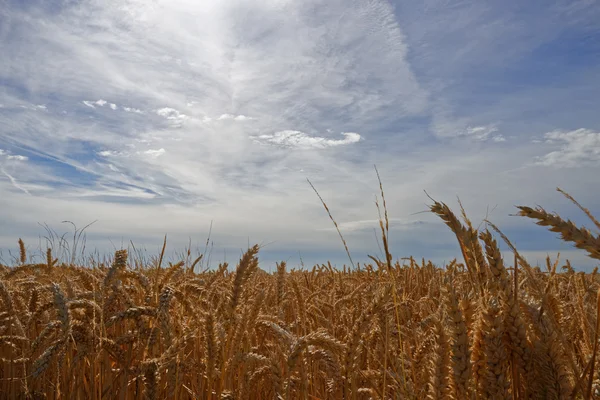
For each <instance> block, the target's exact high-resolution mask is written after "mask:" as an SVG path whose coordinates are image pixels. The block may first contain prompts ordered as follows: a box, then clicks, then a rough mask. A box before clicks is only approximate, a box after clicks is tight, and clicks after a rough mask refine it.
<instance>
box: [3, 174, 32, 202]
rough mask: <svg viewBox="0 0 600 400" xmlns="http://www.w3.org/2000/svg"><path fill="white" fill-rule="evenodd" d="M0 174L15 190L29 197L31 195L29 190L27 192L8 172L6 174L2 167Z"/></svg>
mask: <svg viewBox="0 0 600 400" xmlns="http://www.w3.org/2000/svg"><path fill="white" fill-rule="evenodd" d="M0 172H2V173H3V174H4V176H6V177H7V178H8V179H9V180H10V183H11V184H12V185H13V186H14V187H15V188H17V189H19V190H20V191H22V192H23V193H26V194H27V195H29V196H31V193H30V192H29V190H27V188H26V187H24V186H23V185H21V184H20V183H19V182H17V180H16V179H15V178H14V177H13V176H12V175H10V174H9V173H8V172H6V171H5V170H4V168H3V167H0Z"/></svg>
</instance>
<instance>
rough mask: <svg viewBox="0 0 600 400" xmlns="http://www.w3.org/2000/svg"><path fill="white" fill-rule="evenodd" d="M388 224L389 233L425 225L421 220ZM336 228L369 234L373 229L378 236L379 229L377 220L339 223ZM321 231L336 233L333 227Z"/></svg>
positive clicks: (393, 221)
mask: <svg viewBox="0 0 600 400" xmlns="http://www.w3.org/2000/svg"><path fill="white" fill-rule="evenodd" d="M388 222H389V228H390V230H391V231H397V230H407V229H411V228H414V227H416V226H418V225H423V224H425V222H424V221H421V220H406V219H400V218H388ZM384 224H385V221H384ZM338 227H339V228H340V230H341V231H342V233H349V232H361V231H368V232H369V233H371V232H373V229H375V231H376V232H377V233H378V234H379V233H380V229H381V228H380V226H379V220H377V219H368V220H358V221H347V222H339V223H338ZM323 230H325V231H336V229H335V227H329V228H324V229H323Z"/></svg>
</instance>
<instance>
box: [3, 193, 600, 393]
mask: <svg viewBox="0 0 600 400" xmlns="http://www.w3.org/2000/svg"><path fill="white" fill-rule="evenodd" d="M563 194H565V195H566V196H567V198H568V199H569V200H571V201H573V202H574V203H575V204H576V205H577V206H578V207H579V208H580V209H581V210H583V211H584V212H585V213H586V214H587V215H588V216H589V218H590V219H591V220H592V222H593V223H594V225H595V227H596V228H598V229H600V223H598V221H597V220H596V219H594V217H593V216H592V214H591V213H590V212H589V211H588V210H587V209H585V208H583V207H582V206H580V205H579V204H578V203H577V202H576V201H575V200H574V199H573V198H572V197H570V196H569V195H568V194H566V193H564V192H563ZM384 205H385V203H384ZM325 207H326V206H325ZM461 209H462V206H461ZM430 211H431V212H433V213H434V214H436V215H437V216H439V217H440V218H441V219H442V220H443V222H444V223H445V224H446V225H447V227H449V228H450V229H451V230H452V232H454V234H455V235H456V238H457V239H458V246H457V254H460V257H459V258H457V259H456V260H453V261H452V262H451V263H449V265H446V266H444V267H443V268H442V267H438V266H435V265H433V264H432V263H431V262H427V261H425V260H419V261H417V260H414V259H412V258H411V259H408V260H402V261H394V260H393V257H392V254H391V252H390V249H389V247H388V243H389V240H388V236H387V235H388V223H387V210H386V213H385V217H384V218H382V219H381V231H382V241H383V245H384V249H385V254H386V259H385V260H379V259H377V258H374V257H373V258H372V260H373V262H372V263H371V264H369V265H357V266H355V267H353V268H346V267H344V268H343V269H341V270H337V269H334V268H332V267H331V265H330V264H328V263H327V264H323V265H316V266H314V267H312V269H310V268H306V269H300V270H297V269H290V268H289V267H288V266H286V264H285V263H284V262H281V263H279V264H277V271H276V272H275V273H273V274H269V273H266V272H265V271H264V270H262V269H261V268H259V253H260V248H259V246H254V247H252V248H250V249H248V250H247V252H246V253H245V254H244V255H243V257H241V259H240V260H239V263H237V265H236V266H229V265H227V264H221V265H219V266H218V268H216V270H212V271H206V272H196V270H197V269H198V268H196V267H197V263H198V261H199V260H200V259H196V260H195V261H192V260H190V259H189V258H188V259H185V260H182V261H181V262H179V263H176V264H171V263H168V265H163V254H161V255H160V256H159V257H156V259H153V260H152V262H149V263H147V264H146V265H141V264H139V263H134V262H130V261H129V260H130V259H131V257H129V256H130V255H128V253H127V251H126V250H119V251H117V252H116V253H115V254H114V258H113V259H111V260H110V262H108V263H105V264H99V265H83V266H80V265H69V264H59V263H58V260H57V259H55V258H54V256H53V253H52V250H51V249H49V250H48V252H47V261H46V262H45V263H42V264H39V263H38V264H28V263H27V259H28V255H27V252H26V250H25V245H24V243H23V241H21V240H19V245H20V249H21V253H20V262H18V263H17V265H13V266H5V265H1V266H0V299H1V300H0V393H1V396H2V398H11V399H12V398H15V399H93V400H98V399H121V400H125V399H240V400H241V399H303V400H318V399H352V400H356V399H426V398H427V399H530V398H532V399H567V398H577V399H592V398H600V381H599V380H598V378H600V370H599V368H598V364H599V363H598V362H597V361H596V358H597V353H598V351H597V346H598V332H599V324H600V291H599V289H600V277H599V276H598V274H597V269H595V270H594V271H593V272H592V273H583V272H576V271H575V270H574V269H573V268H572V267H571V265H570V263H569V262H568V261H565V262H562V261H559V259H556V260H551V259H547V263H546V264H547V265H546V266H543V267H542V268H540V267H532V266H531V265H529V264H528V262H527V260H526V259H525V258H523V257H522V256H521V255H520V254H519V252H518V251H517V249H515V248H514V247H512V244H510V242H509V240H508V238H506V237H505V236H504V235H503V234H502V233H501V232H500V231H499V230H498V228H496V227H495V225H493V224H492V223H487V224H486V228H485V229H482V230H478V229H476V228H474V227H473V226H472V224H471V222H470V221H469V219H468V218H467V216H466V214H465V213H464V210H462V212H461V214H462V216H461V218H459V217H457V215H456V214H454V213H453V212H452V211H451V209H450V208H449V207H448V206H447V205H446V204H444V203H441V202H437V201H433V204H432V205H431V206H430ZM519 214H520V215H521V216H524V217H527V218H531V219H533V220H535V222H536V223H537V224H538V225H542V226H545V227H548V228H549V229H550V230H551V231H553V232H557V233H559V234H560V237H561V239H563V240H565V241H568V242H570V243H572V244H573V245H574V246H575V247H577V248H579V249H581V250H582V251H586V252H587V253H588V255H589V256H590V257H592V258H594V259H600V238H599V237H598V236H595V235H594V234H592V232H591V231H589V230H587V229H585V228H582V227H577V226H576V225H575V224H573V223H572V222H571V221H569V220H564V219H562V218H561V217H559V216H558V215H555V214H550V213H548V212H546V211H545V210H544V209H542V208H539V207H538V208H530V207H519ZM336 226H337V225H336ZM489 229H491V230H489ZM342 239H343V238H342ZM498 240H502V241H506V243H507V244H508V245H509V246H511V248H512V250H513V252H514V255H515V256H514V259H511V260H503V259H502V257H501V253H500V250H499V246H498ZM188 254H189V253H188ZM164 264H167V263H164Z"/></svg>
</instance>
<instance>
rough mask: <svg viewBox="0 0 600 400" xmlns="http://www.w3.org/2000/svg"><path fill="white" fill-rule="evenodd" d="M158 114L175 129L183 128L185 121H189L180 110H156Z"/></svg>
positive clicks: (165, 108)
mask: <svg viewBox="0 0 600 400" xmlns="http://www.w3.org/2000/svg"><path fill="white" fill-rule="evenodd" d="M156 114H157V115H159V116H161V117H163V118H165V119H167V120H168V121H170V122H171V124H172V125H173V126H175V127H181V126H182V124H183V121H185V120H187V119H189V117H188V116H187V115H185V114H182V113H180V112H179V111H178V110H176V109H174V108H170V107H164V108H160V109H158V110H156Z"/></svg>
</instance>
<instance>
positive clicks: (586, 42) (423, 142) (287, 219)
mask: <svg viewBox="0 0 600 400" xmlns="http://www.w3.org/2000/svg"><path fill="white" fill-rule="evenodd" d="M0 54H2V57H1V58H0V193H1V194H0V249H1V250H2V253H1V256H2V260H3V262H5V263H10V262H11V260H12V259H11V257H12V255H14V254H15V252H16V251H17V250H18V247H17V239H18V238H19V237H21V238H23V240H24V241H25V243H26V244H27V247H28V249H29V250H30V253H31V254H34V253H36V252H38V253H39V251H40V250H44V249H45V248H46V246H47V241H46V239H44V236H47V231H46V229H45V228H44V227H49V228H51V229H52V230H54V231H56V232H57V233H59V234H62V233H68V235H69V236H67V237H70V235H72V231H73V228H72V226H71V225H70V224H68V223H64V222H63V221H71V222H73V223H74V224H75V225H76V226H77V227H78V228H82V227H84V226H86V225H87V224H89V223H91V222H94V221H95V222H94V223H93V225H91V226H89V227H88V228H87V229H86V230H85V232H86V251H89V252H92V251H96V252H97V253H98V254H110V253H112V252H114V251H115V250H116V249H119V248H121V247H125V248H127V247H128V246H131V243H133V244H134V245H135V246H136V248H137V249H138V250H139V251H142V250H143V251H145V252H147V254H149V255H152V254H156V253H158V251H159V250H160V247H161V245H162V242H163V239H164V235H167V254H168V255H171V256H173V257H176V256H177V255H178V254H181V253H182V252H183V251H184V249H185V248H186V247H187V246H189V245H190V243H191V246H192V251H193V253H194V254H195V253H197V252H203V251H204V249H205V243H206V241H207V237H208V236H209V232H210V243H211V244H210V246H209V247H210V249H211V264H212V266H213V267H214V266H215V265H218V263H219V262H222V261H228V262H230V263H235V261H236V260H237V259H238V258H239V256H240V254H241V252H242V251H243V250H244V249H246V248H247V247H248V244H250V245H252V244H255V243H258V244H262V245H263V248H262V250H261V252H260V254H259V259H260V260H261V266H262V268H263V269H266V270H272V269H273V268H274V266H275V263H276V262H277V261H286V262H287V263H288V266H289V267H290V268H299V267H300V266H301V264H304V265H305V266H308V267H311V266H312V265H314V264H321V263H326V262H327V261H328V260H329V261H331V263H332V264H333V265H336V266H340V267H341V266H342V265H344V264H349V263H350V261H349V260H348V257H347V255H346V252H345V250H344V247H343V245H342V243H341V241H340V238H339V236H338V234H337V232H336V230H335V227H334V226H333V224H332V222H331V220H330V219H329V217H328V215H327V212H326V211H325V209H324V208H323V206H322V204H321V202H320V200H319V198H318V197H317V195H316V194H315V192H314V191H313V190H312V188H311V187H310V185H309V183H308V181H307V179H308V180H310V182H312V184H313V185H314V186H315V188H316V189H317V190H318V192H319V194H320V195H321V196H322V198H323V199H324V200H325V202H326V203H327V205H328V207H329V209H330V211H331V213H332V215H333V217H334V218H335V220H336V221H337V222H338V224H339V227H340V230H341V232H342V234H343V235H344V237H345V239H346V241H347V244H348V247H349V249H350V253H351V255H352V258H353V261H354V263H357V262H361V263H362V262H365V261H369V259H368V258H367V256H368V255H374V256H381V251H380V248H379V245H380V244H378V241H377V237H378V235H379V234H378V232H377V229H378V212H377V207H376V205H375V199H376V196H377V195H378V193H379V192H378V191H379V187H378V181H377V175H376V173H375V169H374V165H376V166H377V169H378V171H379V174H380V176H381V180H382V182H383V187H384V190H385V196H386V202H387V208H388V212H389V216H390V232H389V237H390V245H391V251H392V254H393V256H394V258H396V259H400V258H402V257H409V256H414V257H416V258H417V259H420V258H422V257H424V258H426V259H430V260H432V261H433V262H435V263H438V264H440V265H442V264H443V263H444V262H449V261H450V260H452V259H453V258H455V257H460V250H459V247H458V244H457V241H456V239H455V237H454V236H453V234H452V233H451V232H450V230H449V229H448V228H447V227H445V226H444V225H443V223H442V221H441V220H440V219H439V218H438V217H436V216H435V215H433V214H431V213H428V212H423V211H427V210H428V206H429V205H430V204H431V203H432V202H431V200H430V199H429V197H428V196H427V194H429V195H430V196H431V197H432V198H433V199H435V200H438V201H443V202H445V203H447V204H448V205H449V206H450V207H451V208H452V209H453V210H455V211H456V212H457V213H458V212H459V206H458V200H457V199H458V198H460V200H461V202H462V204H463V205H464V207H465V209H466V212H467V214H468V215H469V217H470V218H471V219H472V221H473V223H474V224H476V225H477V226H481V227H482V228H483V227H484V226H485V225H480V224H481V223H482V221H483V220H484V219H485V218H486V217H487V218H488V219H489V220H491V221H493V222H494V223H495V224H496V225H497V226H499V227H500V229H501V230H502V231H503V232H504V233H506V234H507V235H508V237H509V238H511V240H512V241H513V243H514V244H515V245H516V246H517V248H518V249H519V250H520V252H521V253H522V254H523V255H524V256H525V257H526V258H528V260H529V261H530V262H531V263H532V264H534V265H535V264H538V263H539V264H542V265H543V263H544V260H545V258H546V256H547V255H550V256H551V257H552V258H553V259H554V258H556V256H557V253H558V252H560V253H561V259H565V258H568V259H570V260H571V262H572V264H573V266H574V267H575V268H577V269H580V270H590V269H591V268H593V267H594V266H596V265H598V263H595V262H594V261H593V260H591V259H589V258H587V257H586V254H585V252H583V251H580V250H577V249H575V248H574V247H573V246H572V245H570V244H568V243H563V242H561V241H560V240H559V239H558V238H557V236H556V235H555V234H554V233H551V232H548V231H547V230H546V229H545V228H544V227H540V226H537V225H535V223H534V221H533V220H529V219H526V218H523V217H518V216H514V214H515V213H516V212H517V211H518V210H517V209H516V207H515V206H518V205H527V206H536V205H541V206H543V207H544V208H546V209H547V210H548V211H552V212H558V213H559V214H561V215H562V216H563V217H564V218H569V219H571V220H573V221H575V222H576V223H578V224H580V225H585V226H587V227H588V228H590V229H592V228H593V225H592V224H591V223H589V221H587V220H586V219H585V216H584V215H583V213H582V212H581V211H580V210H578V209H577V208H576V207H575V206H574V205H573V204H572V203H570V202H569V200H567V199H566V198H564V197H563V196H562V195H561V194H560V193H558V192H557V191H556V188H557V187H560V188H561V189H563V190H565V191H567V192H568V193H570V194H571V195H572V196H573V197H575V198H576V199H577V200H578V201H579V202H580V203H582V204H583V205H584V206H586V207H588V208H589V209H590V210H591V211H592V212H593V213H595V214H596V215H599V214H600V196H599V195H600V188H599V186H598V182H599V180H598V175H599V173H600V113H599V112H598V104H599V103H598V96H599V93H600V3H599V2H598V1H596V0H556V1H548V0H545V1H537V0H531V1H527V2H523V1H516V0H508V1H489V2H481V1H474V0H473V1H450V0H424V1H417V2H415V1H408V0H405V1H380V0H302V1H299V0H296V1H292V0H262V1H251V0H204V1H201V2H199V1H195V0H119V1H116V0H80V1H75V0H50V1H48V0H36V1H30V0H0ZM592 231H593V232H595V233H596V234H598V232H597V231H594V230H593V229H592ZM506 249H507V247H505V246H504V247H503V250H506ZM505 254H506V256H507V259H508V260H512V257H511V256H510V253H508V252H507V253H505ZM0 262H2V261H0ZM207 266H211V265H208V264H207Z"/></svg>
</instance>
